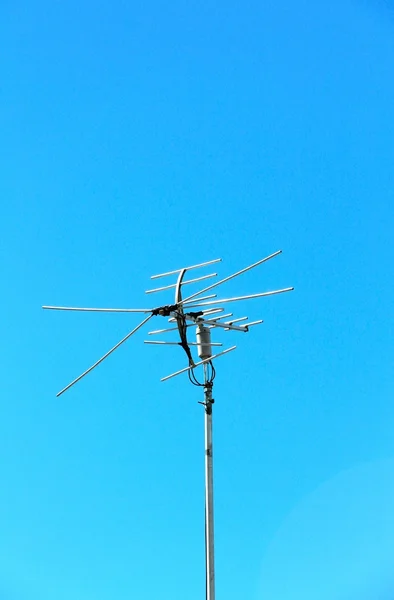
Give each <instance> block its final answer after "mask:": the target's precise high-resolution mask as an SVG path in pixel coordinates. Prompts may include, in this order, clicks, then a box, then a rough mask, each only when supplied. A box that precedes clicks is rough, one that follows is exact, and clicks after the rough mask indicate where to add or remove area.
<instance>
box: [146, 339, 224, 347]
mask: <svg viewBox="0 0 394 600" xmlns="http://www.w3.org/2000/svg"><path fill="white" fill-rule="evenodd" d="M144 344H159V345H160V346H179V345H180V342H162V341H156V340H145V341H144ZM187 345H188V346H198V345H199V344H198V343H197V342H188V343H187ZM211 346H223V344H222V343H221V342H211Z"/></svg>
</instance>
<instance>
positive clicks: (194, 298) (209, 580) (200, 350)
mask: <svg viewBox="0 0 394 600" xmlns="http://www.w3.org/2000/svg"><path fill="white" fill-rule="evenodd" d="M281 252H282V251H281V250H278V251H277V252H274V253H273V254H270V255H269V256H267V257H265V258H263V259H261V260H259V261H257V262H256V263H254V264H252V265H249V266H248V267H245V268H244V269H241V270H240V271H237V272H236V273H233V274H232V275H229V276H227V277H225V278H224V279H221V280H220V281H217V282H216V283H213V284H211V285H208V286H207V287H205V288H203V289H202V290H200V291H199V292H194V293H193V294H191V295H190V296H188V297H186V298H184V299H183V298H182V290H183V286H185V285H188V284H195V283H197V282H199V281H203V280H205V279H209V278H211V277H216V275H217V274H216V273H212V274H210V275H203V276H202V277H197V278H194V279H189V280H187V281H184V276H185V274H186V273H187V272H188V271H190V270H192V269H197V268H202V267H206V266H208V265H211V264H214V263H217V262H220V261H221V259H220V258H218V259H215V260H210V261H208V262H205V263H200V264H198V265H193V266H191V267H183V268H182V269H177V270H175V271H168V272H166V273H161V274H160V275H153V276H152V277H151V279H158V278H161V277H167V276H171V275H177V276H178V277H177V280H176V282H175V283H173V284H170V285H166V286H162V287H159V288H155V289H151V290H147V291H146V293H147V294H152V293H155V292H163V291H167V290H169V289H171V288H173V289H174V291H175V298H174V304H164V305H160V306H158V307H156V308H79V307H71V306H43V308H45V309H50V310H63V311H85V312H113V313H143V314H144V315H145V318H144V319H143V320H142V321H141V323H140V324H139V325H137V326H136V327H134V329H132V330H131V331H130V332H129V333H128V334H127V335H126V336H125V337H124V338H123V339H122V340H120V341H119V342H118V343H117V344H115V346H113V347H112V348H111V349H110V350H109V351H108V352H106V353H105V354H104V356H102V357H101V358H100V359H99V360H97V361H96V362H95V363H94V364H93V365H92V366H91V367H89V368H88V369H86V371H84V372H83V373H82V374H81V375H79V376H78V377H77V378H76V379H74V380H73V381H72V382H71V383H69V384H68V385H67V386H66V387H64V388H63V389H62V390H61V391H60V392H59V393H58V394H57V396H60V395H61V394H63V393H64V392H66V391H67V390H68V389H70V388H71V387H72V386H73V385H75V384H76V383H77V382H78V381H80V380H81V379H82V378H83V377H85V375H87V374H88V373H90V372H91V371H93V369H95V368H96V367H97V366H98V365H99V364H100V363H102V362H103V361H104V360H105V359H106V358H107V357H108V356H109V355H110V354H112V353H113V352H114V351H115V350H117V349H118V348H119V346H121V345H122V344H123V343H124V342H126V341H127V340H128V339H129V338H130V337H131V336H132V335H134V333H136V332H137V331H138V330H139V329H140V328H142V327H143V325H145V323H147V322H148V321H149V320H150V319H151V318H152V317H156V316H160V317H168V321H169V323H173V325H174V326H172V327H171V326H170V327H167V328H165V329H157V330H155V331H150V332H149V335H152V334H157V335H161V334H167V333H168V332H174V331H175V332H178V336H179V339H178V341H161V340H153V341H151V340H149V341H145V343H146V344H159V345H168V346H171V345H177V346H180V347H181V348H182V349H183V351H184V353H185V354H186V357H187V363H188V364H187V366H186V367H184V368H183V369H180V370H179V371H175V373H171V375H167V376H166V377H163V378H162V379H161V381H167V380H168V379H171V378H172V377H176V376H177V375H180V374H182V373H187V374H188V376H189V379H190V381H191V383H193V384H194V385H196V386H199V387H202V388H204V401H203V402H200V404H202V405H203V406H204V411H205V568H206V600H215V561H214V558H215V557H214V518H213V513H214V510H213V509H214V507H213V442H212V412H213V404H214V399H213V396H212V388H213V382H214V379H215V375H216V372H215V367H214V366H213V360H216V359H217V358H219V357H220V356H224V355H225V354H227V353H228V352H231V351H233V350H235V348H236V346H231V347H230V348H227V349H226V350H223V351H221V352H219V353H218V354H215V355H212V347H213V346H222V343H218V342H211V331H212V329H215V330H218V331H236V332H244V333H246V332H248V331H249V329H250V327H252V326H254V325H259V324H260V323H262V322H263V321H262V320H258V321H252V322H250V321H248V320H247V319H248V317H238V318H235V319H233V318H231V317H232V316H233V313H227V314H221V313H223V312H224V308H222V307H221V306H220V305H221V304H226V303H233V302H239V301H241V300H251V299H254V298H262V297H264V296H273V295H276V294H282V293H284V292H290V291H292V290H293V289H294V288H292V287H290V288H283V289H279V290H274V291H269V292H260V293H257V294H248V295H245V296H236V297H233V298H224V299H221V300H214V298H216V294H208V295H205V296H202V295H201V294H205V293H206V292H209V291H211V290H212V289H214V288H216V287H218V286H220V285H222V284H223V283H226V282H227V281H229V280H231V279H234V278H235V277H238V276H239V275H242V274H243V273H246V272H247V271H250V270H251V269H253V268H255V267H257V266H259V265H261V264H262V263H265V262H267V261H268V260H270V259H271V258H274V257H275V256H278V255H279V254H281ZM218 313H219V314H218ZM224 319H226V320H224ZM242 321H245V322H244V323H241V322H242ZM191 326H195V327H196V342H189V340H188V337H187V334H188V329H189V328H190V327H191ZM193 347H197V354H198V358H199V359H200V360H198V361H197V362H195V360H194V358H193V354H192V348H193ZM200 366H202V367H203V381H202V382H200V381H199V380H198V378H197V375H196V372H195V371H196V369H197V368H198V367H200Z"/></svg>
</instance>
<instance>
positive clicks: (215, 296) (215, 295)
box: [181, 294, 217, 307]
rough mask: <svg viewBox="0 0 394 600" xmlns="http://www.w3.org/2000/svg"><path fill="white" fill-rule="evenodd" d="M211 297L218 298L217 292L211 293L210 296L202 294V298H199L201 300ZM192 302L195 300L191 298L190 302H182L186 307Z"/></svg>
mask: <svg viewBox="0 0 394 600" xmlns="http://www.w3.org/2000/svg"><path fill="white" fill-rule="evenodd" d="M209 298H217V294H209V295H208V296H202V298H199V299H198V302H200V300H208V299H209ZM190 302H193V300H190V301H188V302H181V304H183V305H184V306H185V307H188V305H189V303H190Z"/></svg>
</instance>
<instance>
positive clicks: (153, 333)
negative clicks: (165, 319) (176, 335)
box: [148, 323, 194, 335]
mask: <svg viewBox="0 0 394 600" xmlns="http://www.w3.org/2000/svg"><path fill="white" fill-rule="evenodd" d="M193 325H194V323H190V325H186V327H192V326H193ZM167 331H179V330H178V327H170V328H168V329H156V331H148V335H155V334H156V333H157V334H159V333H167Z"/></svg>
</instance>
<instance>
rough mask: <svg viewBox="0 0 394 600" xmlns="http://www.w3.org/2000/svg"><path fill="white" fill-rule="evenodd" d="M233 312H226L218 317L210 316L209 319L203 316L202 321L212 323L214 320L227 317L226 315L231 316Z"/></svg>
mask: <svg viewBox="0 0 394 600" xmlns="http://www.w3.org/2000/svg"><path fill="white" fill-rule="evenodd" d="M232 316H233V313H226V314H225V315H221V316H220V317H212V318H211V319H206V318H205V317H204V321H205V322H206V323H213V322H214V321H219V320H220V319H227V318H228V317H232Z"/></svg>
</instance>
